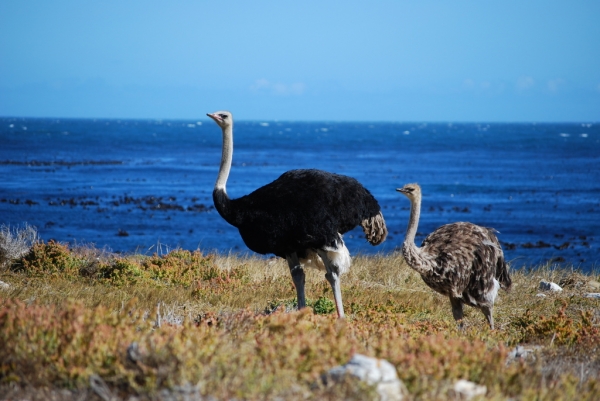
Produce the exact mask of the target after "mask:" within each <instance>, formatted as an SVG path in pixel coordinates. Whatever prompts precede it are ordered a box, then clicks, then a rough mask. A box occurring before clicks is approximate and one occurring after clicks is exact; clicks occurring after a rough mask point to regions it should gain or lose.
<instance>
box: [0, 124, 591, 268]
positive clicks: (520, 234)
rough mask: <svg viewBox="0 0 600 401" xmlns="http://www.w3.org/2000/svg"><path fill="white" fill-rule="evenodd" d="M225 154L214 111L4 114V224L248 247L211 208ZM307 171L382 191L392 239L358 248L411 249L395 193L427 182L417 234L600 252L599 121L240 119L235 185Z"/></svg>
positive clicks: (569, 260)
mask: <svg viewBox="0 0 600 401" xmlns="http://www.w3.org/2000/svg"><path fill="white" fill-rule="evenodd" d="M220 157H221V130H220V128H219V127H218V126H217V125H216V124H215V123H214V122H212V121H209V120H208V118H202V119H199V120H189V121H174V120H164V121H163V120H108V119H107V120H102V119H45V118H0V224H4V225H10V226H11V227H19V226H22V225H23V224H25V223H27V224H30V225H33V226H35V227H37V229H38V231H39V233H40V236H41V238H42V239H44V240H45V241H48V240H50V239H55V240H58V241H61V242H69V243H71V244H94V245H95V246H96V247H99V248H107V249H109V250H111V251H113V252H124V253H129V252H140V253H148V254H150V253H154V252H166V251H168V250H170V249H174V248H177V247H180V248H184V249H190V250H194V249H200V250H202V251H203V252H215V251H216V252H220V253H229V252H233V253H246V252H250V251H249V250H248V249H247V248H246V247H245V245H244V243H243V242H242V240H241V239H240V237H239V235H238V233H237V230H236V229H235V228H234V227H231V226H229V225H228V224H227V223H226V222H225V221H224V220H223V219H222V218H221V217H220V216H219V214H218V213H217V212H216V210H215V209H214V207H213V203H212V190H213V186H214V183H215V180H216V176H217V171H218V167H219V161H220ZM297 168H318V169H322V170H326V171H330V172H335V173H339V174H345V175H349V176H352V177H355V178H356V179H358V180H359V181H360V182H361V183H362V184H363V185H364V186H365V187H367V188H368V189H369V190H370V191H371V193H372V194H373V195H374V196H375V197H376V198H377V200H378V201H379V203H380V205H381V207H382V209H383V214H384V217H385V219H386V223H387V226H388V230H389V232H390V235H389V236H388V239H387V240H386V242H384V243H383V244H382V245H380V246H377V247H373V246H371V245H370V244H368V243H367V242H366V240H365V239H364V237H363V234H362V230H361V229H360V228H358V229H355V230H353V231H351V232H349V233H347V234H346V235H345V237H344V239H345V241H346V244H347V246H348V249H349V250H350V252H351V254H352V255H357V254H373V253H384V254H385V253H390V252H394V251H395V250H398V249H399V248H400V247H401V244H402V241H403V240H404V233H405V230H406V225H407V222H408V215H409V206H410V204H409V201H408V200H407V199H406V198H405V197H404V196H402V195H401V194H399V193H398V192H396V190H395V189H396V188H398V187H401V186H403V185H404V184H406V183H409V182H418V183H419V184H420V185H421V187H422V191H423V202H422V213H421V221H420V225H419V230H418V235H417V239H416V240H417V244H420V241H422V239H423V238H424V237H425V235H427V234H428V233H430V232H431V231H433V230H434V229H435V228H437V227H439V226H441V225H443V224H447V223H451V222H456V221H470V222H472V223H475V224H479V225H482V226H486V227H493V228H495V229H496V230H498V231H499V234H498V237H499V239H500V241H501V243H502V245H503V249H504V252H505V256H506V259H507V260H508V261H509V262H510V263H511V265H512V266H513V267H514V268H522V267H529V266H535V265H539V264H543V263H548V262H550V263H553V264H556V265H558V266H561V267H565V268H571V267H575V268H581V269H582V270H590V269H594V268H596V267H597V266H598V264H599V262H600V124H598V123H595V124H590V123H572V124H533V123H531V124H500V123H494V124H491V123H490V124H487V123H479V124H476V123H460V124H459V123H454V124H452V123H404V122H398V123H388V122H372V123H366V122H365V123H355V122H287V121H236V123H235V127H234V155H233V167H232V170H231V175H230V178H229V182H228V186H227V189H228V193H229V195H230V196H231V197H233V198H235V197H239V196H242V195H245V194H248V193H250V192H251V191H253V190H254V189H256V188H258V187H260V186H262V185H265V184H267V183H269V182H271V181H272V180H274V179H276V178H277V177H278V176H279V175H280V174H282V173H283V172H285V171H287V170H291V169H297Z"/></svg>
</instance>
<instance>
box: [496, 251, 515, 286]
mask: <svg viewBox="0 0 600 401" xmlns="http://www.w3.org/2000/svg"><path fill="white" fill-rule="evenodd" d="M496 278H497V279H498V281H499V282H500V286H501V288H502V289H503V290H505V291H508V290H510V287H511V286H512V280H511V278H510V275H509V274H508V265H507V264H506V262H505V261H504V258H500V259H499V260H498V264H497V265H496Z"/></svg>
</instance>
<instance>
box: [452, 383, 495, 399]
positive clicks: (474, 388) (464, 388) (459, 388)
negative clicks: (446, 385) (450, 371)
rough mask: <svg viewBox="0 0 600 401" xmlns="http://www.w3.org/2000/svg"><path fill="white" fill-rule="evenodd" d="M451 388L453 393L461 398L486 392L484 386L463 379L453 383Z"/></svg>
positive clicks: (469, 397)
mask: <svg viewBox="0 0 600 401" xmlns="http://www.w3.org/2000/svg"><path fill="white" fill-rule="evenodd" d="M452 389H453V390H454V393H455V394H456V395H458V396H459V397H460V398H461V399H463V400H470V399H471V398H473V397H477V396H482V395H485V393H487V387H486V386H480V385H478V384H477V383H473V382H470V381H468V380H463V379H461V380H459V381H457V382H456V383H454V387H453V388H452Z"/></svg>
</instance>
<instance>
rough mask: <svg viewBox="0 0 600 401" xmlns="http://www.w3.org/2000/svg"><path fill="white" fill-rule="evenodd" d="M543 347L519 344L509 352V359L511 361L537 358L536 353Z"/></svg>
mask: <svg viewBox="0 0 600 401" xmlns="http://www.w3.org/2000/svg"><path fill="white" fill-rule="evenodd" d="M541 349H542V347H540V346H532V347H523V346H521V345H517V346H516V347H515V349H513V350H512V351H511V352H510V353H509V354H508V361H509V362H510V361H513V360H515V359H524V360H529V359H535V353H536V352H537V351H539V350H541Z"/></svg>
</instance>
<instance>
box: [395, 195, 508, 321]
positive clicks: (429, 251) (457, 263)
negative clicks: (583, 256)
mask: <svg viewBox="0 0 600 401" xmlns="http://www.w3.org/2000/svg"><path fill="white" fill-rule="evenodd" d="M397 191H398V192H401V193H402V194H404V195H405V196H406V197H407V198H408V199H409V200H410V203H411V209H410V220H409V223H408V228H407V230H406V237H405V239H404V244H403V245H402V255H403V256H404V259H405V260H406V263H407V264H408V265H409V266H410V267H411V268H412V269H414V270H416V271H417V272H418V273H419V274H420V275H421V277H422V278H423V281H425V284H427V285H428V286H429V287H430V288H431V289H433V290H435V291H437V292H439V293H440V294H443V295H446V296H448V297H449V298H450V303H451V304H452V315H453V316H454V319H456V320H457V321H459V324H460V327H462V322H461V320H462V318H463V304H467V305H470V306H473V307H475V308H478V309H480V310H481V311H482V312H483V314H484V315H485V317H486V318H487V321H488V323H489V324H490V327H491V328H492V329H493V328H494V318H493V316H492V310H493V307H494V300H495V299H496V295H497V294H498V289H499V288H503V289H505V290H508V289H510V286H511V279H510V276H509V274H508V269H507V265H506V263H505V261H504V253H503V252H502V248H501V246H500V243H499V242H498V238H496V235H495V234H494V232H496V230H494V229H492V228H486V227H480V226H478V225H475V224H472V223H465V222H458V223H451V224H446V225H444V226H441V227H440V228H438V229H437V230H435V231H434V232H432V233H431V234H429V235H428V236H427V237H426V238H425V239H424V240H423V243H422V244H421V247H420V248H419V247H417V246H416V245H415V234H416V232H417V226H418V225H419V215H420V212H421V187H420V186H419V185H418V184H407V185H405V186H404V187H403V188H398V189H397Z"/></svg>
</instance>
